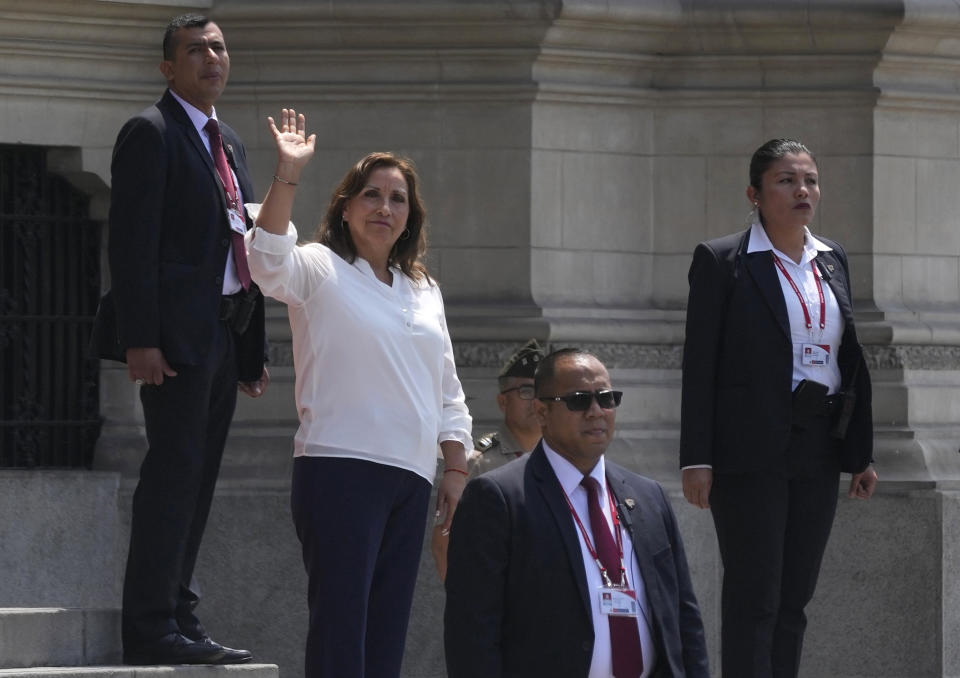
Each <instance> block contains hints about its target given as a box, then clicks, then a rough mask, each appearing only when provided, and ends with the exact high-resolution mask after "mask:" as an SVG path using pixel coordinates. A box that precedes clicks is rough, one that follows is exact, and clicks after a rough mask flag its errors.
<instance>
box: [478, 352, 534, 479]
mask: <svg viewBox="0 0 960 678" xmlns="http://www.w3.org/2000/svg"><path fill="white" fill-rule="evenodd" d="M543 355H544V354H543V351H542V350H541V349H540V345H539V344H538V343H537V340H536V339H531V340H530V341H528V342H527V343H526V344H525V345H524V346H523V348H521V349H520V350H519V351H517V352H516V353H514V354H513V355H512V356H510V358H509V359H508V360H507V362H506V363H505V364H504V366H503V368H502V369H501V370H500V374H499V375H498V377H497V381H498V382H499V385H500V392H499V393H498V394H497V406H498V407H499V408H500V411H501V412H503V421H502V422H501V423H500V426H499V428H498V429H497V430H496V431H494V432H492V433H485V434H483V435H481V436H478V437H477V438H476V439H475V440H474V451H473V452H472V453H471V454H470V457H469V462H470V465H471V471H472V474H471V475H478V474H480V473H486V472H487V471H489V470H490V469H494V468H497V467H498V466H502V465H503V464H506V463H507V462H508V461H512V460H513V459H516V458H517V457H519V456H521V455H523V454H526V453H527V452H530V451H531V450H533V448H534V447H536V446H537V441H538V440H540V423H539V422H538V421H537V416H536V410H535V409H534V407H533V403H534V394H533V373H534V372H536V370H537V365H538V364H539V363H540V360H541V359H542V358H543Z"/></svg>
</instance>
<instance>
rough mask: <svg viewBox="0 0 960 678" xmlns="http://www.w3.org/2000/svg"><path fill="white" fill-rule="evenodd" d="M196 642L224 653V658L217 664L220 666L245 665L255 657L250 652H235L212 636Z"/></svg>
mask: <svg viewBox="0 0 960 678" xmlns="http://www.w3.org/2000/svg"><path fill="white" fill-rule="evenodd" d="M194 642H196V643H200V644H203V645H206V646H208V647H212V648H216V649H217V650H219V651H220V652H222V653H223V658H222V659H221V660H220V661H218V662H217V663H218V664H243V663H244V662H248V661H250V660H251V659H252V658H253V655H252V654H250V651H249V650H234V649H233V648H232V647H225V646H223V645H221V644H220V643H218V642H216V641H215V640H214V639H213V638H211V637H210V636H204V637H203V639H202V640H197V641H194Z"/></svg>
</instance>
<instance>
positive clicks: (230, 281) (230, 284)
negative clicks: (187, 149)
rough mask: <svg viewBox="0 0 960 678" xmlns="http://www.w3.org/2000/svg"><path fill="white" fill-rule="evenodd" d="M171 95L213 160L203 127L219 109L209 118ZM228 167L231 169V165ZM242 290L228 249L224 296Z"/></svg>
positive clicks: (208, 140) (240, 196)
mask: <svg viewBox="0 0 960 678" xmlns="http://www.w3.org/2000/svg"><path fill="white" fill-rule="evenodd" d="M170 94H172V95H173V98H174V99H176V100H177V101H179V102H180V105H181V106H183V110H184V111H186V113H187V117H189V118H190V122H192V123H193V126H194V127H196V128H197V134H199V135H200V140H201V141H202V142H203V147H204V148H206V149H207V153H209V154H210V157H211V158H212V157H213V152H212V151H211V150H210V135H209V134H207V130H205V129H204V128H203V127H204V125H206V124H207V121H208V120H209V119H210V118H213V119H214V120H217V109H213V110H212V111H211V112H210V115H209V116H208V115H207V114H206V113H204V112H203V111H201V110H200V109H199V108H197V107H196V106H194V105H193V104H190V103H188V102H187V101H186V100H184V99H182V98H181V97H180V96H179V95H178V94H177V93H176V92H174V91H173V90H170ZM217 124H220V121H219V120H217ZM214 165H216V163H214ZM227 166H228V167H229V164H228V165H227ZM230 173H231V174H233V185H234V186H236V187H237V202H238V203H239V204H241V205H242V204H243V193H242V192H241V191H240V182H239V181H237V175H236V173H235V172H234V171H233V169H232V168H231V170H230ZM218 176H219V175H218ZM217 181H218V182H219V181H220V180H219V179H217ZM242 289H243V285H242V284H241V283H240V277H239V276H238V275H237V265H236V263H235V262H234V261H233V248H232V247H228V248H227V261H226V264H225V265H224V270H223V294H234V293H235V292H239V291H240V290H242Z"/></svg>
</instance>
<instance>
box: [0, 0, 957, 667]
mask: <svg viewBox="0 0 960 678" xmlns="http://www.w3.org/2000/svg"><path fill="white" fill-rule="evenodd" d="M186 10H197V11H200V12H203V13H206V14H208V15H210V16H211V17H212V18H213V19H214V20H216V21H217V22H218V23H219V24H220V26H221V27H222V28H223V30H224V33H225V36H226V39H227V43H228V47H229V50H230V54H231V62H232V72H231V81H230V84H229V85H228V87H227V91H226V93H225V95H224V97H223V98H222V100H221V102H220V104H219V105H218V107H217V109H218V113H219V114H220V115H221V116H222V117H223V118H224V119H225V120H227V121H228V122H229V123H230V124H231V125H232V126H233V127H234V128H235V129H236V130H237V131H238V132H239V134H240V135H241V137H242V138H243V139H244V140H245V142H246V145H247V150H248V157H249V158H250V161H251V169H252V173H253V177H254V181H255V184H256V186H257V188H258V190H260V191H265V189H266V187H267V185H268V182H269V180H270V175H271V173H272V167H273V153H274V151H273V150H272V148H271V140H270V138H269V136H268V134H267V130H266V127H265V122H264V120H265V117H266V116H267V115H276V113H277V112H278V111H279V109H280V108H281V107H282V106H294V107H296V108H297V110H298V111H302V112H305V113H306V114H307V115H308V127H309V128H311V129H312V130H314V131H316V132H317V134H318V142H317V147H318V149H319V150H318V153H317V156H316V157H315V159H314V161H313V163H312V164H311V165H310V167H309V168H308V170H307V174H306V175H305V177H304V179H303V184H304V186H302V187H301V191H300V195H299V197H298V201H299V202H298V204H297V206H296V212H295V220H296V221H297V223H298V224H299V225H300V226H301V232H309V231H310V227H311V226H312V225H313V224H315V223H316V222H317V221H318V218H319V214H320V212H321V208H322V206H323V205H324V204H325V202H326V199H327V196H328V193H329V190H330V188H331V187H332V186H333V184H334V183H335V181H336V180H337V179H338V178H339V177H340V176H341V175H342V173H343V172H344V170H345V168H346V167H347V166H348V165H350V164H352V163H353V162H354V161H355V160H356V159H357V158H359V157H360V156H362V155H363V154H365V153H366V152H368V151H371V150H379V149H386V150H393V151H398V152H401V153H404V154H407V155H409V156H410V157H412V158H413V159H414V160H415V161H416V162H417V164H418V166H419V169H420V172H421V176H422V178H423V183H424V192H425V197H426V199H427V203H428V207H429V209H430V226H431V230H430V255H429V256H430V258H429V264H430V268H431V271H432V272H433V273H434V274H435V275H436V277H437V278H438V279H439V281H440V283H441V285H442V288H443V291H444V295H445V299H446V304H447V314H448V320H449V324H450V329H451V333H452V335H453V338H454V342H455V348H456V353H457V359H458V363H459V365H460V375H461V378H462V380H463V382H464V386H465V389H466V391H467V394H468V396H469V397H470V398H471V400H470V405H471V409H472V411H473V413H474V417H475V420H476V422H477V424H476V425H477V426H478V427H481V428H482V427H486V426H488V425H490V424H492V423H493V422H494V421H495V419H496V414H497V413H496V408H495V404H494V391H495V385H494V381H493V379H492V377H493V376H494V375H495V374H496V370H497V367H498V365H499V364H500V362H501V360H502V358H503V357H504V356H505V355H506V354H508V353H509V352H510V351H511V350H512V348H514V347H515V346H516V345H517V344H518V343H520V342H522V341H525V340H526V339H528V338H530V337H537V338H538V339H540V340H541V341H546V342H549V343H551V344H553V345H569V344H577V345H582V346H586V347H588V348H590V349H592V350H594V351H595V352H596V353H597V354H598V355H599V356H600V357H601V358H602V359H603V360H604V361H605V362H606V363H607V364H608V365H609V366H610V367H611V368H612V370H611V373H612V376H613V379H614V381H615V382H616V383H617V384H618V385H620V386H623V387H624V390H625V391H626V395H625V397H624V406H623V407H622V408H621V409H620V410H619V412H618V427H619V437H618V440H617V443H616V448H615V450H614V451H613V452H612V455H613V456H614V457H616V459H617V460H618V461H620V462H622V463H625V464H626V465H627V466H629V467H631V468H633V469H635V470H637V471H639V472H641V473H645V474H647V475H651V476H653V477H655V478H657V479H658V480H660V481H661V482H662V483H664V484H665V485H666V486H667V488H668V489H669V490H670V492H671V496H673V497H674V498H675V500H676V502H675V505H676V508H677V510H678V513H679V517H680V520H681V523H682V528H683V532H684V536H685V539H686V542H687V547H688V557H689V559H690V562H691V566H692V569H693V572H694V576H695V580H696V586H697V591H698V594H699V597H700V600H701V603H702V606H703V609H704V612H705V621H706V624H707V628H708V634H709V638H710V646H711V651H712V653H713V656H714V657H716V650H717V646H718V638H719V602H718V601H719V580H720V566H719V561H718V555H717V552H716V543H715V539H714V537H713V532H712V524H711V521H710V517H709V515H708V514H707V513H705V512H699V511H696V510H694V509H692V508H690V507H688V506H687V505H686V504H685V502H683V500H682V497H681V496H680V493H679V487H678V480H679V473H678V469H677V455H676V450H677V445H678V424H679V397H680V391H679V377H680V375H679V367H680V359H681V346H682V341H683V328H684V305H685V300H686V291H687V285H686V273H687V268H688V266H689V262H690V254H691V252H692V250H693V248H694V246H695V245H696V244H697V243H698V242H699V241H701V240H704V239H706V238H710V237H714V236H718V235H721V234H724V233H728V232H731V231H734V230H738V229H740V228H742V227H743V223H744V217H745V215H746V213H747V211H748V204H747V202H746V200H745V197H744V190H745V187H746V185H747V164H748V160H749V156H750V153H751V152H752V151H753V149H754V148H756V147H757V146H759V145H760V144H761V143H762V142H764V141H765V140H767V139H769V138H771V137H776V136H792V137H797V138H800V139H803V140H804V141H805V142H806V143H807V144H808V145H809V146H810V147H811V148H813V149H814V150H815V152H816V153H817V155H818V160H819V167H820V171H821V179H822V191H823V199H822V203H821V208H820V210H819V213H818V216H817V220H816V223H815V224H813V225H812V230H814V231H815V232H820V233H823V234H825V235H827V236H829V237H831V238H835V239H837V240H839V241H840V242H841V243H843V244H844V246H845V248H846V249H847V252H848V254H849V255H850V262H851V268H852V274H853V278H854V280H853V285H854V294H855V304H856V306H857V309H858V328H859V330H860V333H861V339H862V340H863V342H864V344H865V348H866V351H867V355H868V358H869V361H870V366H871V368H872V374H873V378H874V382H875V405H874V407H875V410H874V414H875V420H874V423H875V429H876V451H875V458H876V460H877V468H878V471H879V474H880V478H881V488H880V490H879V492H878V495H877V496H876V497H875V498H874V499H873V500H872V501H871V502H869V503H854V502H848V501H845V500H842V501H841V507H840V510H839V513H838V517H837V522H836V524H835V529H834V534H833V537H832V540H831V544H830V546H829V548H828V552H827V557H826V562H825V564H824V570H823V575H822V579H821V584H820V587H819V591H818V594H817V597H816V598H815V600H814V603H813V604H812V605H811V608H810V610H809V616H810V619H811V624H810V629H809V632H808V641H807V649H806V651H805V664H804V671H803V675H804V676H807V677H816V676H823V677H827V676H830V677H832V678H836V677H842V676H850V677H852V676H864V675H869V676H876V677H885V676H890V677H891V678H892V677H894V676H908V675H909V676H917V677H920V676H923V677H927V676H960V644H957V643H956V642H955V639H956V638H957V637H958V636H960V614H958V613H957V611H956V610H957V609H958V608H960V586H958V583H960V577H957V576H956V572H957V571H958V565H960V540H958V530H957V529H956V527H955V525H956V524H957V522H958V521H957V518H958V517H960V496H958V493H957V488H958V481H960V455H958V452H957V448H958V444H960V423H958V422H960V190H958V187H960V84H958V83H960V8H958V6H957V4H956V3H955V2H948V1H947V0H859V1H855V0H803V1H800V0H786V1H783V2H765V1H763V0H605V1H599V0H327V1H324V2H319V1H318V2H309V1H307V0H278V1H275V2H270V3H264V2H259V1H255V0H213V1H207V2H200V3H190V2H177V1H173V0H168V1H167V2H146V1H134V0H130V1H128V2H115V1H113V0H76V1H67V0H33V1H32V2H23V1H18V0H0V61H2V64H3V66H2V67H0V144H31V145H37V146H43V147H46V148H48V149H49V151H48V153H47V160H48V167H49V169H50V171H51V172H52V173H54V174H56V175H58V176H62V177H65V178H67V179H68V180H69V181H70V182H71V183H72V184H73V185H74V186H75V187H77V188H78V189H79V190H81V191H82V192H83V193H84V194H85V195H87V196H89V198H90V214H89V215H87V216H89V217H90V218H92V219H95V220H99V221H101V222H103V223H104V228H105V219H106V206H107V204H108V199H109V182H110V173H109V165H110V153H111V148H112V145H113V141H114V138H115V135H116V133H117V131H118V129H119V127H120V125H121V124H122V123H123V121H124V120H125V119H126V118H127V117H129V116H130V115H131V114H133V113H135V112H137V111H139V110H141V109H142V108H143V107H145V106H146V105H148V104H149V103H150V102H152V101H154V100H155V99H156V98H158V96H159V95H160V93H161V91H162V88H163V79H162V77H161V76H160V74H159V72H158V71H157V63H158V62H159V60H160V37H161V32H162V28H163V26H164V25H165V23H166V21H167V20H168V19H169V18H170V17H171V16H173V15H174V14H177V13H180V12H182V11H186ZM104 232H105V231H104ZM103 270H104V280H103V286H104V288H106V287H108V286H109V280H107V279H106V277H105V276H106V268H105V266H104V269H103ZM268 314H269V318H268V323H269V333H270V338H271V341H272V349H271V363H272V366H271V371H272V374H273V384H272V386H271V390H270V392H269V393H268V395H267V396H265V398H263V399H262V400H261V401H257V402H254V401H247V400H245V399H243V398H241V403H240V406H239V408H238V412H237V417H236V420H235V424H234V428H233V433H232V437H231V441H230V444H229V446H228V450H227V455H226V459H225V466H224V471H223V475H222V481H221V484H220V488H219V490H218V498H217V500H216V501H215V505H214V515H213V516H212V519H211V524H210V526H209V528H208V534H207V537H206V541H205V543H204V548H203V551H202V553H201V562H200V564H199V570H200V571H199V573H198V575H199V577H200V579H201V584H202V586H203V588H204V591H205V593H206V601H205V603H204V605H205V607H206V614H205V616H204V618H205V619H208V620H209V621H208V622H207V623H208V624H209V626H210V627H211V630H212V632H213V635H214V636H215V637H221V638H223V639H224V641H225V642H227V641H229V642H230V643H231V644H236V645H239V646H244V647H249V648H250V649H252V650H254V651H255V652H256V654H257V656H258V658H262V659H263V660H265V661H272V662H277V663H279V664H280V666H281V671H283V675H286V676H297V675H300V671H301V668H300V662H301V657H302V649H301V646H302V637H303V629H304V628H305V624H306V610H305V605H304V589H305V578H304V576H303V573H302V566H301V564H300V561H299V553H298V545H297V544H296V539H295V536H294V533H293V530H292V527H291V524H290V520H289V511H288V508H287V490H288V478H289V468H290V462H289V453H290V447H291V445H290V439H291V436H292V433H293V431H294V430H295V427H296V414H295V411H294V407H293V398H292V361H291V352H290V344H289V342H290V335H289V330H288V328H287V325H286V315H285V311H284V309H283V308H281V307H279V306H276V305H274V306H272V307H271V308H270V309H269V312H268ZM100 403H101V409H100V412H101V415H102V417H103V427H102V432H101V436H100V440H99V442H98V446H97V451H96V457H95V462H94V463H95V468H96V469H97V470H98V471H99V473H95V474H93V475H91V476H89V477H88V478H87V479H86V480H84V481H83V482H91V480H90V479H91V478H93V479H94V480H95V479H97V478H100V479H102V480H103V482H105V483H107V486H108V491H107V494H108V495H109V487H112V486H115V489H114V490H113V492H114V493H115V495H116V500H115V501H116V506H115V507H112V508H111V509H110V511H112V512H114V513H115V514H116V515H117V516H119V518H115V519H114V520H113V522H112V523H109V525H111V526H112V527H110V529H111V530H112V531H113V532H110V533H99V534H100V536H99V537H98V538H101V539H103V540H104V543H105V544H106V545H107V547H108V548H115V549H116V554H117V558H116V560H117V561H118V562H120V563H122V558H123V556H124V549H125V546H126V544H125V537H124V535H123V529H124V528H123V524H124V521H125V520H126V512H127V511H128V507H129V495H130V492H131V491H132V487H133V484H134V482H135V477H136V469H137V467H138V463H139V456H140V455H141V454H142V453H143V449H144V441H143V437H142V431H141V424H142V422H141V420H140V417H139V412H138V401H137V398H136V392H135V388H134V387H133V386H132V385H131V384H130V383H129V382H128V381H127V379H126V375H125V371H124V370H122V369H118V368H117V366H116V365H112V364H107V363H104V364H103V365H102V368H101V371H100ZM118 479H119V481H118ZM0 482H3V483H7V484H9V487H10V492H13V493H16V492H18V491H20V492H23V491H24V490H23V489H22V488H23V485H22V483H19V482H18V481H17V480H10V479H9V478H8V477H6V476H4V478H0ZM37 482H43V483H49V482H51V480H50V477H47V478H44V479H42V480H39V481H37ZM65 482H67V483H68V484H69V479H67V480H66V481H65ZM111 483H113V485H112V486H111V485H110V484H111ZM9 496H12V495H9ZM85 496H90V495H85ZM97 496H99V495H97ZM111 506H112V505H111ZM68 519H74V517H68ZM10 529H13V528H11V527H10V526H3V527H0V532H2V531H3V530H10ZM18 529H22V526H21V527H20V528H18ZM114 533H115V534H114ZM111 545H112V546H111ZM24 548H25V549H27V550H29V548H28V547H27V546H24ZM56 556H57V553H53V554H36V553H34V554H33V557H36V558H51V559H54V558H55V557H56ZM12 563H13V559H12V558H11V560H10V562H9V563H8V564H9V565H10V567H15V565H13V564H12ZM79 567H81V569H82V567H83V565H80V566H79ZM112 568H113V566H106V567H105V566H104V565H103V563H99V562H98V564H97V565H96V567H93V566H91V568H90V572H89V580H90V581H92V582H99V583H97V584H96V585H97V586H98V587H99V588H98V589H97V593H96V594H95V595H85V596H80V597H78V599H77V600H76V601H74V600H65V601H63V602H58V601H49V600H48V601H44V604H64V605H70V604H78V605H80V604H82V605H90V604H93V605H95V606H101V607H116V606H117V605H118V604H119V584H118V578H119V573H120V572H122V567H120V566H119V565H117V566H116V569H112ZM18 581H21V584H20V585H19V586H18V587H16V588H14V587H12V586H8V588H9V589H10V590H8V591H4V584H3V582H0V606H2V605H26V604H30V601H31V600H35V601H36V600H39V599H40V598H44V597H45V596H46V594H45V593H44V591H46V590H48V587H46V585H45V584H43V582H42V579H38V578H37V577H33V578H31V577H29V576H26V575H25V576H24V577H23V578H21V579H20V580H18ZM23 581H26V582H27V584H26V585H24V584H23V583H22V582H23ZM31 582H32V584H31ZM37 582H40V583H37ZM61 595H62V596H64V597H66V598H69V597H70V593H69V591H67V592H61ZM80 598H83V599H82V600H80ZM78 601H79V602H78ZM91 601H92V603H91ZM440 604H442V602H441V601H440V600H439V599H435V598H431V599H429V600H427V601H424V600H423V599H420V600H418V603H417V608H416V617H415V619H414V620H413V623H412V626H413V632H414V633H418V634H421V633H422V634H431V633H432V634H439V633H440V628H439V624H440V614H441V610H440V609H439V605H440ZM407 673H408V675H409V676H411V677H412V676H423V677H424V678H426V677H427V676H434V675H442V672H434V671H433V670H432V669H431V667H425V666H418V665H417V664H416V658H409V661H408V665H407ZM717 673H719V670H718V669H717Z"/></svg>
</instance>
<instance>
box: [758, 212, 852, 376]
mask: <svg viewBox="0 0 960 678" xmlns="http://www.w3.org/2000/svg"><path fill="white" fill-rule="evenodd" d="M803 230H804V232H805V234H806V235H805V237H804V240H803V256H801V258H800V263H799V264H798V263H797V262H795V261H794V260H793V259H791V258H790V257H789V256H787V255H786V254H784V253H783V252H781V251H780V250H778V249H776V248H775V247H774V246H773V243H771V242H770V238H769V237H768V236H767V232H766V231H765V230H764V229H763V226H761V225H760V224H759V223H754V224H753V226H752V227H751V231H750V244H749V245H748V246H747V254H750V253H752V252H766V251H770V250H772V251H773V252H775V253H776V255H777V256H778V257H779V258H780V261H781V262H782V263H783V267H784V268H785V269H786V271H787V273H789V274H790V277H791V278H792V279H793V282H794V283H795V284H796V286H797V288H798V289H799V290H800V292H801V294H803V297H804V300H805V301H806V302H807V312H808V313H809V314H810V320H811V322H812V323H813V328H812V329H811V330H808V329H807V324H806V319H805V318H804V315H803V306H802V305H801V303H800V299H799V297H797V293H796V292H794V291H793V287H792V286H791V285H790V283H789V282H788V281H787V279H786V278H785V277H784V275H783V272H782V271H780V268H779V267H776V269H777V278H778V279H779V280H780V288H781V289H782V290H783V299H784V301H786V302H787V317H788V318H789V319H790V335H791V339H792V341H793V385H792V388H794V389H795V388H797V384H799V383H800V381H801V380H803V379H810V380H811V381H819V382H820V383H821V384H826V385H827V393H836V392H837V391H839V390H840V385H841V381H842V379H841V377H840V364H839V363H838V361H837V358H838V356H839V352H840V342H841V341H842V340H843V326H844V322H843V314H841V313H840V306H839V305H838V304H837V298H836V297H835V296H834V294H833V290H831V289H830V285H829V284H827V281H825V280H824V279H823V277H822V275H821V273H820V270H819V269H817V272H816V274H814V272H813V269H812V268H811V266H810V262H811V261H813V260H814V259H816V257H817V252H818V251H819V252H829V251H831V248H830V247H829V246H828V245H826V244H824V243H823V242H821V241H820V240H817V239H816V238H815V237H814V236H813V234H812V233H810V230H809V229H808V228H807V227H806V226H804V229H803ZM771 265H773V264H771ZM814 275H816V278H819V279H820V286H821V288H822V289H823V301H824V304H825V305H826V319H825V323H824V324H825V327H824V329H823V331H821V330H820V295H819V294H818V293H817V280H816V278H815V277H814ZM811 343H812V344H826V345H828V346H830V359H829V361H828V362H827V364H826V365H824V366H816V365H804V364H803V360H802V356H803V345H804V344H811Z"/></svg>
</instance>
